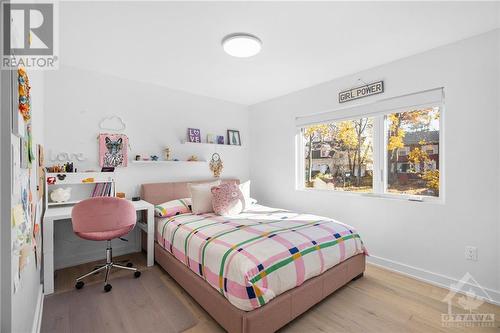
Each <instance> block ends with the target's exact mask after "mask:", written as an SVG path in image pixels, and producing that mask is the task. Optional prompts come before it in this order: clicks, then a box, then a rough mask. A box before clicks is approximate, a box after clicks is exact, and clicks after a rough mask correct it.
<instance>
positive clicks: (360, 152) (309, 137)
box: [302, 118, 373, 192]
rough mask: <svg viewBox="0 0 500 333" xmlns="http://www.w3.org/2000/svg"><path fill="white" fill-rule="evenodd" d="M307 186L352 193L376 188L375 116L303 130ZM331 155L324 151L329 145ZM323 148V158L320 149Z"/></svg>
mask: <svg viewBox="0 0 500 333" xmlns="http://www.w3.org/2000/svg"><path fill="white" fill-rule="evenodd" d="M302 135H303V137H304V143H305V151H306V152H307V153H306V154H305V186H306V187H311V188H323V189H335V190H341V191H351V192H371V191H372V189H373V119H372V118H359V119H353V120H345V121H338V122H331V123H326V124H318V125H311V126H308V127H305V128H303V129H302ZM326 145H327V146H328V147H329V150H328V154H323V149H324V147H325V146H326ZM318 150H320V151H321V153H320V154H319V155H320V156H321V158H315V156H317V153H315V152H316V151H318Z"/></svg>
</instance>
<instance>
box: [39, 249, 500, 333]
mask: <svg viewBox="0 0 500 333" xmlns="http://www.w3.org/2000/svg"><path fill="white" fill-rule="evenodd" d="M118 259H130V260H131V261H133V262H134V264H136V265H137V266H138V267H139V268H140V270H142V271H148V270H155V273H157V274H155V275H154V277H153V275H151V276H148V277H147V278H146V279H143V280H141V281H140V286H138V287H137V288H135V289H134V290H130V293H129V294H128V295H127V297H131V298H132V299H134V302H133V303H132V304H131V305H130V307H129V308H127V309H125V310H123V309H120V310H117V309H115V308H114V306H113V304H114V302H119V301H120V300H119V298H116V297H113V298H110V297H107V298H103V299H102V303H101V304H100V305H99V307H98V308H96V309H88V310H86V311H84V312H82V313H80V314H79V315H80V318H79V319H78V320H76V322H75V323H70V320H69V319H68V318H67V317H68V316H72V315H75V314H74V313H69V312H71V311H72V310H68V309H65V308H58V309H57V311H56V314H54V316H53V317H55V318H57V320H56V321H55V322H54V323H53V324H52V325H51V326H48V327H51V328H54V330H53V331H54V332H68V327H69V326H70V325H72V326H76V325H84V326H83V327H85V328H88V330H89V332H90V331H92V329H93V327H94V326H95V325H93V324H89V323H85V321H87V320H90V319H91V320H93V321H95V323H98V324H99V325H104V326H106V327H109V328H110V329H109V332H112V331H122V332H133V330H131V329H136V328H137V327H143V328H144V325H147V324H148V323H149V325H153V326H149V327H151V328H152V329H153V330H152V331H151V332H154V330H157V332H161V331H162V329H165V328H166V326H154V324H151V322H155V321H156V322H158V321H159V320H158V317H157V316H158V315H161V316H162V317H163V318H165V317H169V316H172V315H175V313H172V312H171V311H170V309H168V308H167V309H164V312H161V313H144V311H142V312H141V311H138V309H140V308H141V307H142V305H143V304H144V302H145V301H146V299H148V300H149V301H150V302H154V303H155V304H154V305H155V307H160V308H166V305H165V303H164V302H163V300H162V299H161V298H160V297H157V293H156V292H155V290H157V288H161V287H162V286H163V287H164V286H166V287H167V288H168V289H169V290H170V291H171V294H172V296H171V297H175V298H177V299H178V301H179V302H181V303H182V304H183V305H184V307H185V308H186V309H187V310H188V311H190V314H191V315H192V316H193V317H195V318H196V319H197V321H198V323H197V324H196V325H195V326H193V327H191V328H190V329H188V330H187V331H186V332H189V333H202V332H203V333H207V332H208V333H211V332H213V333H218V332H224V330H223V329H222V328H221V327H220V326H219V325H218V324H217V323H216V322H215V321H214V320H213V319H212V318H211V317H210V316H209V315H208V313H207V312H205V311H204V310H203V308H201V307H200V306H199V305H198V304H197V303H196V301H194V300H193V298H191V297H190V296H189V295H188V294H187V293H186V292H185V291H184V289H182V287H180V286H179V285H178V284H177V283H176V282H175V280H173V279H172V278H171V277H170V276H169V275H168V274H167V273H166V272H165V271H164V270H163V269H161V268H160V267H159V266H154V267H152V268H150V267H146V256H145V255H144V254H143V253H134V254H130V255H127V256H123V257H121V258H118ZM94 264H95V263H89V264H84V265H79V266H75V267H71V268H66V269H63V270H60V271H57V275H56V280H55V285H56V293H61V292H64V291H68V290H72V289H73V288H74V279H75V278H76V277H77V276H78V275H81V274H84V273H86V272H87V271H89V270H90V269H91V268H92V267H93V265H94ZM124 274H129V273H128V272H117V273H115V274H113V278H116V277H117V276H123V275H124ZM141 278H142V277H141ZM101 279H102V276H94V277H91V280H90V281H89V282H87V283H86V284H87V285H88V284H92V283H101V282H102V281H101ZM448 292H449V291H448V290H446V289H443V288H439V287H436V286H433V285H430V284H428V283H425V282H422V281H418V280H415V279H412V278H410V277H407V276H404V275H402V274H398V273H395V272H391V271H388V270H386V269H383V268H380V267H377V266H373V265H367V269H366V272H365V275H364V277H363V278H361V279H359V280H356V281H353V282H351V283H349V284H348V285H347V286H344V287H343V288H341V289H340V290H338V291H337V292H335V293H334V294H333V295H331V296H329V297H327V298H326V299H325V300H323V301H322V302H321V303H319V304H317V305H316V306H314V307H313V308H312V309H310V310H309V311H307V312H306V313H304V314H303V315H301V316H300V317H298V318H297V319H296V320H294V321H293V322H291V323H289V324H288V325H287V326H285V327H283V328H282V329H281V330H280V332H287V333H288V332H290V333H295V332H297V333H299V332H308V333H313V332H331V333H336V332H363V333H371V332H373V333H379V332H384V333H392V332H394V333H401V332H412V333H413V332H415V333H428V332H443V333H454V332H481V333H493V332H496V333H499V332H500V321H499V320H500V307H498V306H495V305H491V304H488V303H484V304H483V305H481V306H480V307H479V308H478V309H477V310H476V311H475V312H476V313H492V314H494V315H495V319H496V322H495V326H494V327H487V328H484V327H483V328H465V327H456V328H446V327H442V325H441V314H442V313H446V312H447V310H448V307H447V304H446V303H444V302H443V301H442V300H443V299H444V297H445V296H446V294H447V293H448ZM103 295H105V294H103ZM145 295H146V296H145ZM105 296H108V295H105ZM453 310H454V311H456V312H457V313H464V310H463V309H461V307H460V306H459V304H458V303H457V301H456V300H454V303H453ZM100 311H106V312H107V313H108V315H109V314H112V315H113V316H117V317H121V318H125V320H124V322H122V323H121V324H119V323H116V322H107V321H103V320H104V319H103V317H108V316H100V315H99V312H100ZM169 311H170V312H169ZM160 322H161V321H160ZM85 325H86V326H85ZM166 325H168V323H167V324H166ZM143 331H144V330H143ZM167 331H168V330H167Z"/></svg>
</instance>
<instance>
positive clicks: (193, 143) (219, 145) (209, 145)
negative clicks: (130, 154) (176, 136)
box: [182, 141, 242, 148]
mask: <svg viewBox="0 0 500 333" xmlns="http://www.w3.org/2000/svg"><path fill="white" fill-rule="evenodd" d="M182 144H184V145H190V146H199V147H203V146H205V147H231V148H241V147H242V146H237V145H227V144H219V143H207V142H189V141H182Z"/></svg>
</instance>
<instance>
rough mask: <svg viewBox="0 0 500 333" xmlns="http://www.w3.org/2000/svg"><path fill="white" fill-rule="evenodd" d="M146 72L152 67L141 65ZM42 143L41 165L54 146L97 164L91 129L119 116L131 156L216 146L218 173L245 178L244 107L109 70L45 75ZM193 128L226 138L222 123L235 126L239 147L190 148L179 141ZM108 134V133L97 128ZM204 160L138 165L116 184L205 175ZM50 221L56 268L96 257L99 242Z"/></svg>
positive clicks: (120, 174)
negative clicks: (106, 72) (110, 73)
mask: <svg viewBox="0 0 500 333" xmlns="http://www.w3.org/2000/svg"><path fill="white" fill-rule="evenodd" d="M144 70H154V69H149V68H146V67H145V68H144ZM46 92H47V95H46V114H45V115H46V118H45V142H46V145H45V147H46V164H47V165H50V164H52V163H56V162H52V161H51V160H50V159H51V156H55V155H56V154H57V153H60V152H81V153H83V154H84V155H85V157H86V158H87V160H86V161H83V162H76V163H75V166H76V167H77V168H78V170H79V171H84V170H88V169H92V170H100V168H99V166H98V146H97V135H98V134H99V133H100V132H101V131H100V130H99V126H98V125H99V122H100V120H101V119H102V118H103V117H105V116H109V115H117V116H120V117H122V118H123V120H124V121H125V123H126V126H127V128H126V130H125V131H123V133H125V134H127V136H128V137H129V140H130V146H131V150H130V151H129V159H132V158H133V156H135V155H136V154H138V153H139V154H142V153H144V154H149V155H151V154H155V155H160V156H161V155H162V150H163V148H164V147H166V146H169V147H171V149H172V154H173V157H177V158H179V159H187V157H189V156H190V155H192V154H195V155H197V156H198V157H199V158H200V159H205V160H208V159H210V157H211V155H212V154H213V153H214V152H215V149H216V150H217V152H218V153H219V154H220V155H221V157H222V160H223V162H224V171H223V173H222V177H226V178H227V177H237V178H240V179H241V180H246V179H248V177H249V169H248V166H249V158H248V150H249V149H248V147H249V142H248V112H247V108H246V107H244V106H240V105H237V104H233V103H228V102H224V101H220V100H216V99H212V98H208V97H202V96H198V95H193V94H188V93H184V92H179V91H175V90H172V89H168V88H165V87H161V86H157V85H152V84H148V83H141V82H137V81H131V80H124V79H119V78H115V77H112V76H108V75H104V74H100V73H97V72H90V71H85V70H80V69H76V68H72V67H65V66H62V67H61V68H60V69H59V70H58V71H52V72H48V73H47V74H46ZM188 127H194V128H199V129H201V131H202V139H206V134H207V133H213V134H218V135H224V136H226V130H227V129H237V130H240V132H241V140H242V143H243V146H242V147H224V146H223V147H217V148H214V147H211V146H205V147H193V146H192V145H183V144H181V142H182V140H185V139H186V135H187V128H188ZM103 132H104V133H108V132H110V131H103ZM211 178H212V174H211V172H210V170H209V169H208V164H203V163H200V164H196V163H195V164H192V165H186V164H180V165H165V164H160V165H137V164H129V166H128V167H127V168H123V169H117V190H118V191H123V192H125V193H126V195H127V197H129V198H130V197H132V196H134V195H138V194H139V191H140V185H141V184H142V183H151V182H169V181H177V180H179V181H180V180H196V179H211ZM65 222H66V221H61V222H60V223H59V222H58V223H56V228H55V235H56V244H55V252H54V253H55V266H56V267H63V266H67V265H74V264H75V263H77V262H82V261H86V260H90V259H97V258H102V256H103V254H104V252H103V251H104V248H103V249H102V251H101V249H100V248H97V249H96V247H95V244H93V243H92V242H88V241H81V240H79V239H78V238H76V237H75V236H74V235H73V232H72V228H71V224H70V223H65ZM134 248H135V237H131V242H129V243H123V242H117V244H116V247H115V248H114V252H115V253H116V254H119V253H125V252H129V251H132V249H134Z"/></svg>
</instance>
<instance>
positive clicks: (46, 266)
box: [42, 218, 54, 295]
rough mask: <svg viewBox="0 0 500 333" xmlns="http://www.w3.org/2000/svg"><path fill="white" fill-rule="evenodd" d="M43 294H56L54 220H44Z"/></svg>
mask: <svg viewBox="0 0 500 333" xmlns="http://www.w3.org/2000/svg"><path fill="white" fill-rule="evenodd" d="M42 229H43V239H42V242H43V292H44V293H45V295H48V294H52V293H53V292H54V220H53V219H51V218H44V219H43V226H42Z"/></svg>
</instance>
